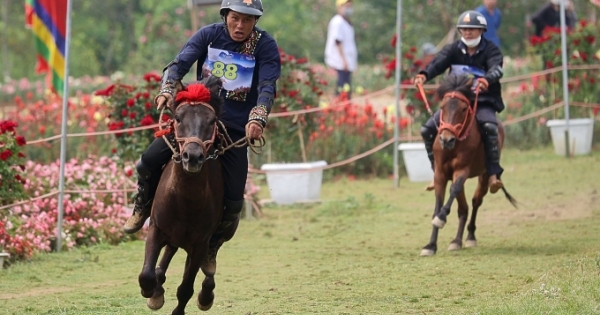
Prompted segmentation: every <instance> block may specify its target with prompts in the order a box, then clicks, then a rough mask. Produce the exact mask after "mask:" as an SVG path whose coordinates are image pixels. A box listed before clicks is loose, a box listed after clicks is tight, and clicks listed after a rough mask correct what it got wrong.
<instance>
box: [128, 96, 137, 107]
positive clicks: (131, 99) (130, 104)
mask: <svg viewBox="0 0 600 315" xmlns="http://www.w3.org/2000/svg"><path fill="white" fill-rule="evenodd" d="M134 105H135V100H134V99H133V98H130V99H128V100H127V106H128V107H133V106H134Z"/></svg>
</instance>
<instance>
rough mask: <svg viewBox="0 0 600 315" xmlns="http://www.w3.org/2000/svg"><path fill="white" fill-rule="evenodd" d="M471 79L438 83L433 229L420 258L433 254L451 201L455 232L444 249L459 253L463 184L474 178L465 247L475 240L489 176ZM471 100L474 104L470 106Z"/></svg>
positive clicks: (466, 209) (501, 128) (466, 210)
mask: <svg viewBox="0 0 600 315" xmlns="http://www.w3.org/2000/svg"><path fill="white" fill-rule="evenodd" d="M472 83H473V80H472V78H471V77H469V76H466V75H461V76H455V75H448V76H446V77H445V78H444V80H443V82H441V83H440V87H439V88H438V89H437V91H436V95H437V96H438V98H439V99H441V100H442V101H441V106H440V107H441V112H440V124H439V126H438V135H437V138H436V142H435V144H434V147H433V155H434V184H435V185H434V187H435V209H434V212H433V220H432V225H433V230H432V232H431V239H430V241H429V244H427V245H426V246H425V247H423V250H422V251H421V256H432V255H434V254H435V253H436V251H437V238H438V231H439V229H441V228H443V227H444V225H445V224H446V218H447V216H448V214H450V207H451V206H452V202H453V201H454V199H457V201H458V232H457V233H456V238H455V239H454V240H452V242H451V243H450V246H449V247H448V250H460V249H461V248H462V238H463V233H464V229H465V224H466V223H467V217H468V214H469V206H468V204H467V199H466V197H465V191H464V184H465V181H466V180H467V179H468V178H471V177H478V178H479V183H478V185H477V189H475V194H474V195H473V201H472V205H473V212H472V214H471V220H470V221H469V225H468V227H467V229H468V231H469V233H468V235H467V241H466V244H465V246H466V247H475V246H477V239H476V238H475V220H476V218H477V210H478V209H479V207H480V206H481V204H482V203H483V197H484V196H485V195H486V194H487V192H488V179H489V176H488V174H487V172H486V168H485V157H484V149H483V143H482V141H481V134H480V131H479V126H478V124H477V123H476V121H475V113H476V110H477V97H476V94H475V92H473V91H472V90H471V86H472ZM472 99H475V102H474V103H473V104H471V101H470V100H472ZM497 122H498V133H499V137H498V138H499V141H498V143H499V147H500V149H501V148H502V145H503V143H504V126H503V125H502V123H501V122H500V121H499V120H498V121H497ZM448 181H452V185H451V186H450V197H449V198H448V201H447V202H446V203H445V204H444V197H445V191H446V185H447V184H448ZM502 191H503V192H504V195H505V196H506V198H507V199H508V200H509V201H510V202H511V204H512V205H513V206H515V207H516V200H515V199H514V198H513V197H512V196H511V195H510V194H509V193H508V192H507V191H506V189H504V188H502Z"/></svg>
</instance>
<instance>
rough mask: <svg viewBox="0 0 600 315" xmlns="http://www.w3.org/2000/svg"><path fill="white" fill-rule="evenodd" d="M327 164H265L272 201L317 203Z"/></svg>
mask: <svg viewBox="0 0 600 315" xmlns="http://www.w3.org/2000/svg"><path fill="white" fill-rule="evenodd" d="M326 165H327V162H325V161H317V162H309V163H282V164H264V165H263V166H261V168H260V169H261V170H263V171H265V172H266V173H267V184H268V185H269V191H270V193H271V199H272V200H273V201H274V202H275V203H277V204H291V203H295V202H315V201H318V200H319V199H320V197H321V182H322V181H323V170H322V167H324V166H326Z"/></svg>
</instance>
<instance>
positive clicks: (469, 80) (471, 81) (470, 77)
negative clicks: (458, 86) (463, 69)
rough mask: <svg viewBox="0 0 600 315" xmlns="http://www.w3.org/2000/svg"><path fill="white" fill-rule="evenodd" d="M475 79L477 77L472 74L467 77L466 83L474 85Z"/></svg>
mask: <svg viewBox="0 0 600 315" xmlns="http://www.w3.org/2000/svg"><path fill="white" fill-rule="evenodd" d="M473 80H475V77H474V76H472V75H470V76H468V77H467V82H466V83H465V85H466V86H469V87H470V86H472V85H473Z"/></svg>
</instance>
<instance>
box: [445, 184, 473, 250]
mask: <svg viewBox="0 0 600 315" xmlns="http://www.w3.org/2000/svg"><path fill="white" fill-rule="evenodd" d="M456 201H457V202H458V211H457V212H458V231H457V232H456V238H454V240H453V241H452V242H450V246H448V250H460V249H462V238H463V233H464V232H465V225H466V224H467V217H468V216H469V204H468V203H467V197H466V196H465V190H464V189H463V190H462V191H461V192H460V193H459V194H458V196H456Z"/></svg>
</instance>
